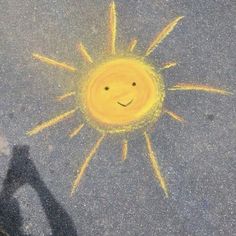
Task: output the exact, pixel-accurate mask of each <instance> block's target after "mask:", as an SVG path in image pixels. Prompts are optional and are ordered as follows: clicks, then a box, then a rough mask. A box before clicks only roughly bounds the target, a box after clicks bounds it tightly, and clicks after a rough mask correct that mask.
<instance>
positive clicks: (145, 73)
mask: <svg viewBox="0 0 236 236" xmlns="http://www.w3.org/2000/svg"><path fill="white" fill-rule="evenodd" d="M79 86H80V88H81V87H82V88H81V89H82V91H81V92H80V93H79V97H78V100H79V101H81V103H82V106H83V110H84V112H85V114H86V117H87V119H88V120H89V122H90V123H91V124H92V125H93V126H94V127H95V128H97V129H99V130H102V131H107V132H109V133H117V132H128V131H130V130H131V129H138V128H142V127H143V125H147V123H150V122H151V121H154V120H155V119H157V118H158V117H159V116H160V114H161V110H162V105H163V100H164V96H165V92H164V84H163V80H162V78H161V75H160V74H158V73H156V72H155V70H154V68H153V67H151V66H150V65H148V64H146V63H144V62H143V61H141V60H139V59H135V58H116V59H112V60H110V61H108V62H105V63H103V64H101V65H98V66H97V67H96V68H95V69H94V70H92V71H91V72H90V73H89V74H88V76H87V77H86V78H85V79H84V81H83V83H82V84H81V83H79ZM80 88H79V89H80Z"/></svg>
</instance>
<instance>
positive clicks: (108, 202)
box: [0, 0, 236, 236]
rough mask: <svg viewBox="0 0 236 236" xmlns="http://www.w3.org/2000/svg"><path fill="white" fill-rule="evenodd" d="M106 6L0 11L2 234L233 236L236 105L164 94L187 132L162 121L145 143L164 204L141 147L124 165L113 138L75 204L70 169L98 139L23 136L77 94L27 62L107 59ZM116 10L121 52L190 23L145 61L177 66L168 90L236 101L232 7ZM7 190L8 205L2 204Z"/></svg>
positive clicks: (151, 2) (12, 3) (56, 131)
mask: <svg viewBox="0 0 236 236" xmlns="http://www.w3.org/2000/svg"><path fill="white" fill-rule="evenodd" d="M109 3H110V1H102V0H100V1H98V0H97V1H94V0H64V1H63V0H53V1H46V0H40V1H36V0H31V1H30V0H1V1H0V36H1V37H0V68H1V70H0V96H1V99H0V117H1V118H0V135H1V137H0V149H1V150H0V188H1V191H2V195H1V197H2V199H4V200H2V201H1V203H0V212H1V214H2V215H1V216H0V219H2V220H3V221H4V220H5V230H6V228H7V227H8V228H9V227H10V228H11V229H10V230H11V232H14V233H11V234H12V235H24V234H31V235H36V236H41V235H75V234H74V231H73V230H74V228H76V230H77V235H104V236H105V235H108V236H123V235H124V236H128V235H132V236H133V235H145V236H151V235H168V236H169V235H181V236H184V235H197V236H203V235H206V236H209V235H215V236H218V235H222V236H223V235H224V236H227V235H229V236H231V235H236V228H235V225H236V222H235V155H236V96H235V95H234V96H230V97H224V96H218V95H212V94H204V93H198V92H176V93H173V92H170V93H168V96H167V101H166V106H167V107H168V108H170V109H171V110H173V111H175V112H177V113H178V114H180V115H183V116H184V117H185V118H186V120H188V123H187V124H185V125H182V124H179V123H176V122H174V121H172V120H171V119H170V118H169V117H163V118H162V119H161V120H159V122H158V123H157V125H156V128H155V130H153V132H152V134H151V136H152V140H153V145H154V149H155V150H156V152H157V155H158V159H159V162H160V164H161V167H162V170H163V173H164V175H165V176H166V179H167V181H168V185H169V189H170V191H171V196H170V198H169V199H165V198H164V194H163V192H162V191H161V189H160V187H159V185H158V183H156V182H155V180H154V178H153V174H152V171H151V168H150V165H149V162H148V159H147V152H146V148H145V144H144V139H143V137H142V136H137V137H136V138H135V139H134V140H132V141H131V142H130V146H129V153H128V159H127V161H126V162H125V163H123V162H121V160H120V145H119V143H118V142H117V141H116V138H108V139H107V140H106V141H105V142H104V144H103V145H102V147H101V148H100V150H99V152H98V153H97V155H96V156H95V158H94V160H93V161H92V163H91V165H90V167H89V168H88V171H87V173H86V176H85V177H84V179H83V181H82V184H81V185H80V188H79V189H78V191H77V193H76V195H75V196H74V197H73V198H70V196H69V191H70V188H71V182H72V180H73V178H74V176H75V173H76V168H77V166H78V165H79V163H81V161H82V160H83V157H84V156H85V154H86V153H87V152H88V150H89V149H90V148H91V147H92V145H93V143H94V142H95V141H96V139H97V133H96V132H95V131H94V130H92V129H91V128H89V127H86V128H85V129H84V130H83V131H82V133H81V135H80V136H78V137H77V138H75V139H73V140H69V138H68V137H67V132H68V131H69V130H71V129H72V128H74V127H75V126H76V124H78V123H79V121H80V119H81V117H77V118H76V119H72V120H70V121H68V122H63V123H61V124H60V125H58V126H57V127H55V128H52V129H49V130H47V131H45V132H43V133H42V134H40V135H38V136H35V137H32V138H29V137H27V136H26V135H25V132H26V131H27V130H29V129H30V128H31V127H32V126H33V125H35V124H37V123H38V122H40V121H43V120H45V119H47V118H48V117H53V116H54V115H55V114H58V113H60V112H62V111H64V110H67V109H68V108H70V107H72V106H73V100H68V101H66V102H64V103H62V104H60V103H56V102H55V99H54V98H55V96H57V95H61V94H62V93H63V92H64V91H66V90H68V89H69V88H71V87H72V86H73V84H72V83H71V81H72V80H71V78H72V75H71V74H70V73H67V72H65V71H63V70H57V69H55V68H53V67H50V66H47V65H44V64H42V63H39V62H36V61H34V60H33V59H32V57H31V53H32V52H38V53H42V54H46V55H48V56H51V57H55V58H57V59H61V60H64V61H67V62H68V63H71V64H73V65H75V66H78V68H81V67H82V66H83V63H82V60H81V58H80V57H79V55H78V53H77V52H76V50H75V44H76V43H77V42H78V40H82V41H84V42H86V45H87V46H88V48H90V50H91V52H92V54H93V55H94V57H97V56H98V55H99V53H100V52H102V51H103V50H104V48H105V47H106V30H107V28H106V27H107V9H108V5H109ZM116 3H117V10H118V16H119V20H118V26H119V30H118V33H119V38H118V42H119V45H120V47H121V48H122V47H125V46H126V45H127V44H128V42H129V40H130V38H131V37H133V36H137V37H138V38H139V40H140V41H139V45H138V52H139V53H141V52H143V51H144V49H145V48H146V47H147V45H148V42H149V41H150V40H151V38H152V36H153V35H154V34H155V33H156V32H157V31H159V30H160V29H161V28H162V27H163V26H164V25H165V24H166V23H167V22H168V21H169V20H170V19H172V18H173V17H175V16H177V15H184V16H185V19H184V20H183V22H182V23H181V24H180V25H179V26H178V27H177V28H176V30H175V31H174V32H173V33H172V34H171V35H170V37H168V39H166V40H165V42H164V43H163V44H162V45H161V46H160V47H159V48H158V50H156V51H155V53H154V54H153V55H152V56H151V57H150V60H151V61H152V62H155V63H158V62H165V61H168V60H173V59H174V60H176V61H177V62H178V67H176V68H174V69H170V70H168V71H166V72H164V76H165V80H166V85H167V86H170V85H173V84H175V83H176V82H192V81H195V82H198V83H205V84H210V85H214V86H218V87H222V88H226V89H229V90H230V91H233V92H236V41H235V39H236V2H235V0H231V1H230V0H225V1H221V0H207V1H206V0H205V1H204V0H200V1H195V0H183V1H181V0H178V1H175V0H164V1H160V0H145V1H142V0H130V1H125V0H117V1H116ZM78 79H79V78H78ZM14 145H18V146H17V147H18V149H19V148H20V146H19V145H27V146H23V147H21V148H20V150H21V151H17V148H16V147H15V148H16V150H15V151H16V153H15V154H16V155H15V156H14V155H13V154H14V152H13V146H14ZM24 147H25V148H24ZM22 148H23V149H22ZM28 149H29V152H30V154H29V155H28V154H27V150H28ZM22 150H23V151H22ZM24 150H26V151H24ZM22 152H23V154H22ZM24 152H26V154H24ZM17 153H18V154H19V153H20V154H19V155H18V154H17ZM12 158H14V159H13V160H12ZM19 158H22V160H24V161H23V162H21V161H19ZM27 158H29V159H30V160H28V159H27ZM20 160H21V159H20ZM18 161H19V163H18ZM25 163H26V164H25ZM14 168H15V169H14ZM17 168H18V169H17ZM9 169H10V171H9V172H8V175H7V171H8V170H9ZM39 175H40V176H39ZM7 176H8V177H7ZM12 178H13V179H14V181H16V182H14V181H13V180H12ZM12 181H13V182H14V183H16V184H15V185H14V184H13V185H12V183H13V182H12ZM17 181H18V182H17ZM24 183H26V184H24ZM9 186H10V187H9ZM7 187H8V190H6V191H9V192H11V191H12V195H8V194H9V192H8V194H6V191H5V188H7ZM18 187H19V188H18ZM9 189H10V190H9ZM4 191H5V192H4ZM4 194H5V195H4ZM4 214H5V215H4ZM14 217H15V218H14ZM50 217H51V219H50ZM12 222H13V223H12ZM65 222H66V223H65ZM11 224H12V225H11ZM60 224H61V228H60ZM6 225H7V226H6ZM14 227H16V228H15V229H14ZM68 228H70V230H71V231H68V230H69V229H68ZM9 232H10V231H9Z"/></svg>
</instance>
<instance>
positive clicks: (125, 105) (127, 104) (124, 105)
mask: <svg viewBox="0 0 236 236" xmlns="http://www.w3.org/2000/svg"><path fill="white" fill-rule="evenodd" d="M132 102H133V99H132V100H130V101H129V102H128V103H126V104H123V103H121V102H117V103H118V104H119V105H121V106H122V107H127V106H129V105H130V104H131V103H132Z"/></svg>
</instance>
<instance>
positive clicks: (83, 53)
mask: <svg viewBox="0 0 236 236" xmlns="http://www.w3.org/2000/svg"><path fill="white" fill-rule="evenodd" d="M77 49H78V51H79V52H80V54H81V56H82V58H83V59H84V61H85V62H87V63H93V59H92V57H91V56H90V55H89V53H88V51H87V49H86V47H85V46H84V45H83V44H82V43H79V44H78V45H77Z"/></svg>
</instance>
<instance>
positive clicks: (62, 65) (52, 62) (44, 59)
mask: <svg viewBox="0 0 236 236" xmlns="http://www.w3.org/2000/svg"><path fill="white" fill-rule="evenodd" d="M32 55H33V57H34V58H35V59H38V60H40V61H42V62H45V63H47V64H49V65H53V66H56V67H59V68H63V69H65V70H68V71H72V72H76V71H77V69H76V68H75V67H73V66H70V65H67V64H66V63H64V62H58V61H55V60H53V59H50V58H48V57H45V56H42V55H39V54H37V53H33V54H32Z"/></svg>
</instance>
